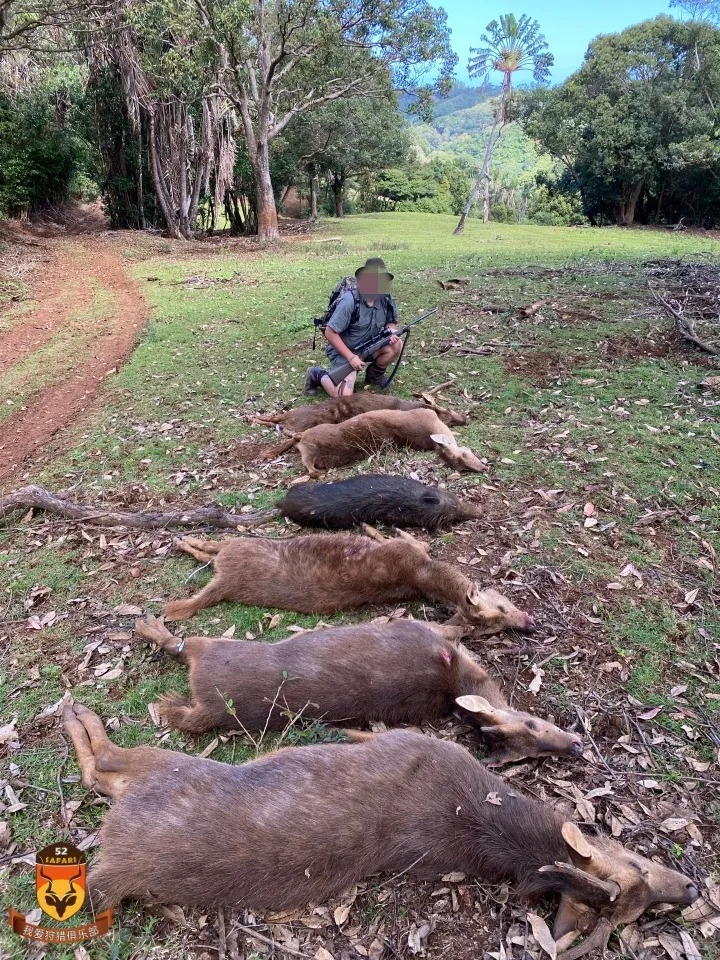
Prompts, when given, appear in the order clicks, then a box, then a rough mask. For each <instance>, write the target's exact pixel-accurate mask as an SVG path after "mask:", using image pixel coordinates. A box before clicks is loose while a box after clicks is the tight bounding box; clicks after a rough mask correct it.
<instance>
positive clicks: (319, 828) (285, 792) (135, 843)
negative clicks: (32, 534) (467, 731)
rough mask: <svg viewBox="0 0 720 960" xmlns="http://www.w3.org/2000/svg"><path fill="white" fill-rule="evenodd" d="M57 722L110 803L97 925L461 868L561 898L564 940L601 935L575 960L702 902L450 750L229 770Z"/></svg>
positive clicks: (289, 757)
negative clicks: (132, 903) (151, 909)
mask: <svg viewBox="0 0 720 960" xmlns="http://www.w3.org/2000/svg"><path fill="white" fill-rule="evenodd" d="M62 720H63V724H64V727H65V731H66V733H67V734H68V736H69V737H70V739H71V740H72V743H73V746H74V748H75V752H76V754H77V759H78V763H79V765H80V772H81V777H82V784H83V786H84V787H85V788H86V789H87V790H91V789H97V790H98V791H99V792H100V793H104V794H107V795H109V796H111V797H113V798H114V799H115V803H114V804H113V805H112V806H111V808H110V811H109V812H108V814H107V816H106V818H105V822H104V824H103V826H102V829H101V831H100V852H99V856H98V858H97V860H96V861H95V863H94V864H93V866H92V868H91V870H90V873H89V876H88V892H89V895H90V898H91V902H92V905H93V909H94V910H96V911H98V910H104V909H106V908H108V907H112V906H114V905H116V904H118V903H119V902H120V901H121V900H123V899H125V898H139V899H145V900H153V901H156V902H160V903H172V904H180V905H181V906H196V905H197V906H202V907H204V908H211V907H215V906H223V905H232V906H233V907H240V908H241V909H242V908H253V909H265V908H274V909H292V908H299V907H304V906H305V905H306V904H307V903H308V902H313V903H316V904H317V903H323V902H324V901H326V900H327V899H328V898H330V897H333V896H337V895H338V894H340V893H341V892H342V891H343V890H347V889H348V888H350V887H352V885H353V884H355V883H358V882H359V881H360V880H362V879H364V878H365V877H369V876H372V875H374V874H378V873H393V874H394V873H405V872H409V871H411V870H412V871H414V872H415V873H416V874H419V875H420V876H424V877H429V878H432V877H435V876H437V875H439V874H445V873H449V872H450V871H456V870H457V871H462V872H463V873H466V874H468V875H469V876H473V877H477V878H479V879H481V880H483V881H486V882H490V883H500V882H504V881H509V882H511V883H513V884H515V886H516V887H517V889H518V891H519V892H520V893H521V894H523V895H526V896H528V895H529V896H533V897H542V896H544V895H546V894H553V893H557V894H560V898H561V899H560V906H559V910H558V913H557V916H556V920H555V931H554V932H555V937H556V938H563V942H566V941H570V942H571V940H572V937H571V936H570V935H571V934H572V933H573V932H574V931H579V932H582V933H584V932H586V931H587V930H588V929H591V931H592V932H591V933H590V936H588V937H587V939H586V940H585V942H584V943H581V944H580V945H579V946H577V947H575V948H573V949H570V950H568V951H567V952H566V953H564V954H562V955H561V956H562V958H563V960H577V958H578V957H581V956H583V955H585V954H587V953H589V952H590V951H591V950H594V949H598V948H600V949H604V947H605V944H606V943H607V941H608V939H609V937H610V934H611V933H612V931H613V930H614V928H615V927H616V926H617V925H618V924H621V923H630V922H632V921H633V920H636V919H637V918H638V917H639V916H640V915H641V914H642V913H643V912H644V911H645V910H646V909H647V908H648V907H650V906H652V905H653V904H656V903H672V904H683V905H685V904H690V903H692V902H693V901H694V900H695V899H696V898H697V896H698V891H697V888H696V887H695V886H694V884H693V882H692V881H691V880H690V879H689V878H688V877H686V876H683V874H681V873H678V872H677V871H675V870H671V869H669V868H668V867H665V866H663V865H662V864H660V863H657V862H655V861H654V860H649V859H646V858H644V857H642V856H639V855H638V854H636V853H633V852H631V851H629V850H625V849H624V848H623V847H622V846H621V845H620V844H619V843H617V842H616V841H615V840H611V839H609V838H607V837H602V836H600V837H592V838H591V837H588V836H586V835H585V834H583V833H582V832H581V831H580V829H579V828H578V827H577V825H576V824H574V823H572V822H570V821H563V819H562V818H561V817H559V816H558V815H557V814H556V813H555V811H554V810H552V808H551V807H549V806H547V805H545V804H542V803H539V802H538V801H537V800H534V799H531V798H530V797H526V796H524V795H522V794H521V793H520V792H519V789H518V787H517V786H516V785H515V784H514V783H507V782H505V781H504V780H501V779H500V778H499V777H497V776H495V775H494V774H492V773H490V772H489V771H488V770H487V769H486V768H485V767H484V766H483V765H482V764H480V763H478V762H477V760H475V759H474V758H473V757H472V756H471V754H470V753H469V752H468V751H467V750H465V749H464V748H463V747H461V746H458V744H455V743H451V742H448V741H445V740H439V739H435V738H433V737H426V736H423V735H422V734H417V733H411V732H409V731H399V730H395V731H392V732H390V733H385V734H382V735H380V736H373V737H370V738H369V739H367V740H366V741H364V742H360V743H349V744H324V745H321V746H305V747H288V748H286V749H284V750H279V751H277V752H276V753H272V754H268V755H267V756H264V757H261V758H260V759H258V760H254V761H252V762H250V763H243V764H240V765H239V766H234V765H230V764H225V763H217V762H216V761H214V760H203V759H199V758H197V757H190V756H187V755H185V754H183V753H176V752H174V751H171V750H160V749H157V748H154V747H134V748H132V749H125V748H122V747H117V746H115V745H114V744H113V743H112V742H111V741H110V739H109V738H108V736H107V733H106V732H105V728H104V726H103V723H102V720H100V718H99V717H98V716H96V715H95V714H94V713H92V712H91V711H90V710H88V709H87V708H86V707H83V706H81V705H80V704H75V705H74V707H72V706H70V705H66V706H65V707H64V709H63V713H62ZM488 796H492V797H494V798H495V799H496V801H497V802H494V803H488V802H487V798H488Z"/></svg>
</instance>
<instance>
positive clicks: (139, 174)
mask: <svg viewBox="0 0 720 960" xmlns="http://www.w3.org/2000/svg"><path fill="white" fill-rule="evenodd" d="M137 128H138V130H137V139H138V144H137V171H136V174H135V176H136V181H137V205H138V226H139V227H140V229H141V230H144V229H145V201H144V198H143V164H142V161H143V149H142V121H141V120H138V125H137Z"/></svg>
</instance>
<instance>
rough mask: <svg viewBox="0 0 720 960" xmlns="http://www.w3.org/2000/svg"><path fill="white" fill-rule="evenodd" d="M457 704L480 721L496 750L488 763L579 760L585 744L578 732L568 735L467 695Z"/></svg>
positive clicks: (495, 765)
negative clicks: (560, 757) (559, 759)
mask: <svg viewBox="0 0 720 960" xmlns="http://www.w3.org/2000/svg"><path fill="white" fill-rule="evenodd" d="M455 703H456V704H457V705H458V706H459V707H462V709H463V711H467V712H468V713H469V714H471V717H470V719H473V720H474V719H477V720H478V721H479V722H480V731H481V733H483V734H484V735H485V736H486V737H487V738H488V740H489V741H490V743H491V745H492V747H493V751H492V753H491V755H490V756H489V757H488V760H487V763H488V766H491V767H499V766H502V764H504V763H511V762H512V761H513V760H524V759H525V757H551V756H569V757H579V756H580V755H581V754H582V749H583V743H582V740H581V739H580V737H578V735H577V734H575V733H566V732H565V730H561V729H560V727H556V726H555V724H554V723H548V721H547V720H541V719H540V717H534V716H533V715H532V714H530V713H523V712H522V711H519V710H511V709H510V707H493V706H492V704H491V703H489V702H488V701H487V700H486V699H485V698H484V697H480V696H477V695H475V694H467V695H465V696H462V697H458V698H457V700H456V701H455Z"/></svg>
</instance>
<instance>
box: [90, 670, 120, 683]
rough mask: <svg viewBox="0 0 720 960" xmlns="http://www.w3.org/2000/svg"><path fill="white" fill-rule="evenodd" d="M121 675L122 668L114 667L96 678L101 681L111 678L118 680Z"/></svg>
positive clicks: (107, 680)
mask: <svg viewBox="0 0 720 960" xmlns="http://www.w3.org/2000/svg"><path fill="white" fill-rule="evenodd" d="M122 675H123V668H122V667H115V669H114V670H108V671H107V673H103V674H101V675H100V676H98V680H102V682H103V683H105V682H109V681H111V680H119V679H120V677H121V676H122ZM96 676H97V674H96Z"/></svg>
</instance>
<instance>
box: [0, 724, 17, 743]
mask: <svg viewBox="0 0 720 960" xmlns="http://www.w3.org/2000/svg"><path fill="white" fill-rule="evenodd" d="M16 723H17V717H15V719H14V720H11V721H10V723H6V724H5V726H4V727H0V746H2V745H4V744H6V743H10V742H11V741H14V742H17V743H18V745H19V743H20V738H19V737H18V732H17V730H16V729H15V724H16Z"/></svg>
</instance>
